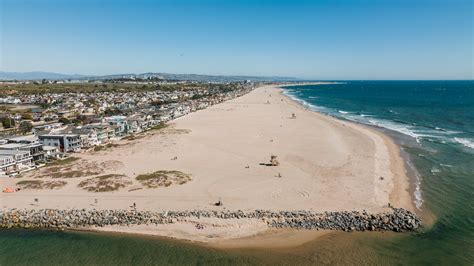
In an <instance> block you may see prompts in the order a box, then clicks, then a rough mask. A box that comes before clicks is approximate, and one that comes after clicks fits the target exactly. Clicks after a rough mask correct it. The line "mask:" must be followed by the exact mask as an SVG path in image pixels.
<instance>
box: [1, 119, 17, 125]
mask: <svg viewBox="0 0 474 266" xmlns="http://www.w3.org/2000/svg"><path fill="white" fill-rule="evenodd" d="M1 121H2V125H3V128H13V127H15V120H13V119H11V118H10V117H3V118H2V119H1Z"/></svg>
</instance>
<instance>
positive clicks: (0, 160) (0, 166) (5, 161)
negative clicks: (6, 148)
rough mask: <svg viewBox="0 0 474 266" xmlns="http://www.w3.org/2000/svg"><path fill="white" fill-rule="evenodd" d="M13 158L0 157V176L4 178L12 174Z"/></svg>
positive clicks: (13, 168) (10, 156)
mask: <svg viewBox="0 0 474 266" xmlns="http://www.w3.org/2000/svg"><path fill="white" fill-rule="evenodd" d="M15 165H16V163H15V158H14V157H13V155H0V176H5V175H8V174H10V173H11V172H14V170H15Z"/></svg>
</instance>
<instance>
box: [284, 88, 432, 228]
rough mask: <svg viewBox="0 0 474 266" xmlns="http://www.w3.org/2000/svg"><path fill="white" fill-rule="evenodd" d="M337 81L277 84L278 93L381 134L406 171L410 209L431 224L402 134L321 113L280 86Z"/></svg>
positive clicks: (299, 104)
mask: <svg viewBox="0 0 474 266" xmlns="http://www.w3.org/2000/svg"><path fill="white" fill-rule="evenodd" d="M338 83H340V82H321V83H320V82H315V83H301V84H300V83H298V84H293V85H286V84H285V85H281V86H278V88H279V89H280V90H281V92H280V93H281V95H282V96H284V97H286V98H288V99H289V100H290V101H292V102H293V103H295V104H296V105H297V106H300V107H301V108H303V109H305V110H308V111H310V112H314V113H317V114H319V115H322V116H324V117H327V118H329V119H334V120H336V121H340V122H346V123H352V124H354V125H357V126H360V127H363V128H367V129H369V130H372V131H373V132H374V133H377V134H379V135H381V136H382V137H383V138H384V139H385V140H386V142H387V144H388V145H391V146H394V151H395V152H394V156H395V157H397V158H399V159H401V160H402V161H403V165H404V171H405V173H406V177H407V178H408V179H407V180H404V181H406V182H407V183H406V184H405V187H407V189H408V191H409V195H410V198H411V208H410V210H411V211H413V212H415V213H416V214H418V215H419V216H421V217H423V223H424V224H425V225H430V224H432V223H433V222H434V220H435V218H434V216H433V214H431V212H430V211H429V210H428V209H426V208H422V203H423V198H420V199H418V198H417V197H416V192H417V190H418V189H419V185H417V183H419V182H421V181H420V177H419V176H418V175H419V174H418V172H417V169H416V168H415V166H414V165H413V163H412V162H411V159H410V155H409V154H408V153H407V152H406V151H405V150H404V149H402V147H401V144H400V142H401V140H400V139H399V138H397V137H396V136H397V135H398V136H400V137H403V136H401V134H400V133H398V132H396V131H393V130H390V129H388V128H384V127H380V126H375V125H368V124H364V123H360V122H357V121H352V120H349V119H345V118H342V119H341V118H339V117H335V116H332V115H329V114H326V113H323V112H319V111H316V110H313V109H311V108H310V107H308V106H306V105H305V104H304V103H302V102H300V100H298V99H295V98H293V97H291V96H290V95H287V94H286V93H285V91H284V88H282V87H290V86H300V85H319V84H338ZM420 193H421V191H420ZM420 197H421V196H420ZM418 202H419V203H418ZM418 204H419V205H418Z"/></svg>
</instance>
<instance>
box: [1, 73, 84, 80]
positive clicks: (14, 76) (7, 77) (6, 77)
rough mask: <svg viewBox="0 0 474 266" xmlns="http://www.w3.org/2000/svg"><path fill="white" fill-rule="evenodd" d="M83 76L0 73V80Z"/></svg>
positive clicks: (74, 76) (77, 77) (78, 76)
mask: <svg viewBox="0 0 474 266" xmlns="http://www.w3.org/2000/svg"><path fill="white" fill-rule="evenodd" d="M84 77H85V76H83V75H77V74H73V75H68V74H60V73H53V72H42V71H33V72H5V71H0V80H40V79H80V78H84Z"/></svg>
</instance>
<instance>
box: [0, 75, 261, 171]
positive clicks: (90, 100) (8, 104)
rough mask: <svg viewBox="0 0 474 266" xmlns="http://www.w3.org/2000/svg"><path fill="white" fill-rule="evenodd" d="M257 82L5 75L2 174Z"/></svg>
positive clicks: (155, 125)
mask: <svg viewBox="0 0 474 266" xmlns="http://www.w3.org/2000/svg"><path fill="white" fill-rule="evenodd" d="M256 85H257V83H254V82H251V81H241V82H226V83H210V82H192V81H190V82H188V81H169V82H167V81H161V80H158V81H157V80H156V79H152V78H148V79H140V80H137V79H135V78H134V77H122V78H120V79H114V80H107V81H89V82H87V81H83V80H78V81H74V80H73V81H71V80H59V81H58V80H41V81H2V82H1V83H0V92H1V93H0V110H1V111H0V121H1V123H0V176H16V175H18V174H20V173H23V172H26V171H30V170H33V169H36V168H38V167H41V166H44V165H46V164H47V163H49V162H52V161H54V160H62V159H65V158H67V157H68V156H69V155H70V154H72V153H84V152H88V151H90V150H94V149H95V150H98V149H100V147H102V146H104V145H110V144H112V143H114V142H115V141H118V140H120V139H123V138H127V137H130V136H134V135H137V134H141V133H143V132H145V131H149V130H153V129H159V128H162V127H163V126H164V125H165V123H166V122H168V121H170V120H173V119H176V118H178V117H181V116H184V115H186V114H189V113H191V112H195V111H198V110H201V109H205V108H207V107H209V106H211V105H215V104H217V103H221V102H223V101H226V100H229V99H233V98H236V97H239V96H241V95H244V94H246V93H248V92H249V91H251V90H252V89H253V88H255V86H256Z"/></svg>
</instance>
